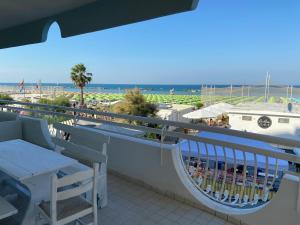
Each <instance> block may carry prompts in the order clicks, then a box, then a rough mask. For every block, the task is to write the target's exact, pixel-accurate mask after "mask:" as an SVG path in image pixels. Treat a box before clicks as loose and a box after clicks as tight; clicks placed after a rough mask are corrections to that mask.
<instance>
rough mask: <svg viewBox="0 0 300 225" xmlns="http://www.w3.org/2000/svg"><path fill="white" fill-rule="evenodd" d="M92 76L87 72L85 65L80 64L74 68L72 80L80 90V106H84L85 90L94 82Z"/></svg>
mask: <svg viewBox="0 0 300 225" xmlns="http://www.w3.org/2000/svg"><path fill="white" fill-rule="evenodd" d="M92 76H93V75H92V74H91V73H87V72H86V67H85V65H84V64H82V63H80V64H77V65H75V66H73V67H72V69H71V80H72V81H73V83H74V85H75V86H76V87H78V88H80V105H81V106H83V105H84V98H83V88H84V87H85V86H86V85H87V84H88V83H90V82H91V81H92Z"/></svg>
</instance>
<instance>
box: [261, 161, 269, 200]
mask: <svg viewBox="0 0 300 225" xmlns="http://www.w3.org/2000/svg"><path fill="white" fill-rule="evenodd" d="M268 178H269V156H266V170H265V179H264V187H263V192H262V194H263V198H264V197H265V195H267V194H268V192H269V190H268Z"/></svg>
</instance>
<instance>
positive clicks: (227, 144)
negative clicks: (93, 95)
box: [0, 100, 300, 164]
mask: <svg viewBox="0 0 300 225" xmlns="http://www.w3.org/2000/svg"><path fill="white" fill-rule="evenodd" d="M2 101H3V100H0V102H2ZM5 102H11V101H5ZM19 103H20V102H16V101H13V103H12V104H19ZM22 103H23V102H22ZM25 104H26V105H28V106H38V107H40V106H42V107H45V108H53V109H63V110H69V111H75V112H89V113H92V112H98V111H94V110H85V109H73V108H69V107H61V106H52V105H44V104H33V103H24V105H25ZM48 106H49V107H48ZM0 108H7V109H10V110H16V111H28V112H32V113H38V114H44V115H54V116H63V117H66V118H69V119H73V118H74V116H73V115H70V114H66V113H62V112H54V111H46V110H39V109H30V108H20V107H12V106H7V105H0ZM98 113H99V114H98V115H102V112H98ZM105 114H113V115H117V116H119V114H114V113H105ZM121 116H127V115H121ZM122 118H124V119H125V118H126V117H122ZM129 118H131V119H133V118H135V116H129ZM140 118H142V119H143V121H144V122H145V120H146V121H149V120H148V119H150V118H148V117H140ZM76 119H78V120H85V121H89V122H97V123H105V124H109V125H113V126H119V127H125V128H129V129H136V130H141V131H144V132H151V133H155V134H159V135H161V134H162V130H161V129H158V128H151V127H146V126H140V125H131V124H126V123H119V122H113V121H106V120H102V119H95V118H87V117H83V116H78V115H77V116H76ZM126 119H128V117H127V118H126ZM144 119H145V120H144ZM151 119H152V118H151ZM139 121H142V120H139ZM152 121H155V122H156V123H157V124H165V123H161V122H170V121H165V120H159V119H153V120H152ZM167 124H168V123H167ZM169 124H170V123H169ZM171 124H173V125H175V124H177V122H171ZM180 124H186V125H190V124H187V123H180ZM209 128H211V129H210V131H212V132H214V131H215V129H222V128H215V127H209ZM199 130H201V129H199ZM222 131H228V129H222ZM238 133H244V134H246V135H243V137H244V138H249V137H248V134H249V133H245V132H241V131H238ZM165 135H166V136H170V137H176V138H180V139H187V140H191V141H195V142H202V143H207V144H212V145H218V146H225V147H228V148H232V149H238V150H240V151H243V152H250V153H255V154H260V155H265V156H269V157H274V158H278V159H281V160H287V161H290V162H293V163H299V164H300V156H297V155H292V154H288V153H283V152H275V151H267V150H265V149H262V148H256V147H250V146H247V145H241V144H235V143H231V142H226V141H220V140H216V139H211V138H204V137H199V136H193V135H188V134H184V133H180V132H174V131H166V132H165ZM231 135H232V134H231ZM264 136H266V135H264ZM251 138H252V139H255V138H253V137H250V139H251ZM262 140H263V141H265V142H268V140H265V139H262ZM285 140H286V141H289V139H285ZM278 144H280V145H282V143H278Z"/></svg>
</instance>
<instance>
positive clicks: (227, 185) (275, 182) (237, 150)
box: [179, 135, 299, 209]
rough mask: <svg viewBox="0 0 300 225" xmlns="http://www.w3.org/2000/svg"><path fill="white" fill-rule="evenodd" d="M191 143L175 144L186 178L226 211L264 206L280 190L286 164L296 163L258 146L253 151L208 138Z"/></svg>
mask: <svg viewBox="0 0 300 225" xmlns="http://www.w3.org/2000/svg"><path fill="white" fill-rule="evenodd" d="M221 136H222V135H221ZM218 137H220V135H218ZM222 137H223V138H226V137H228V138H230V136H227V135H223V136H222ZM193 139H194V140H190V139H185V140H183V141H182V142H180V144H179V148H180V150H181V153H182V162H183V163H184V165H185V170H186V174H187V175H188V176H189V177H190V180H191V182H193V184H194V185H195V187H196V188H198V189H199V190H200V191H201V192H202V193H203V194H204V195H205V196H207V197H208V198H210V199H212V200H214V201H216V202H218V203H220V204H223V205H227V206H230V207H236V208H246V209H249V208H254V207H258V206H261V205H263V204H265V203H267V202H268V201H269V200H271V199H272V197H273V196H274V195H275V194H276V192H277V191H278V189H279V188H280V181H281V179H282V177H283V175H284V172H285V171H287V170H289V169H290V168H289V167H290V165H289V164H290V163H291V162H294V163H299V157H298V156H295V155H291V154H287V153H285V152H284V151H283V150H280V149H277V148H276V147H273V146H272V145H267V144H265V143H262V142H261V144H262V146H263V147H254V146H251V145H248V144H236V143H232V142H226V141H222V140H215V139H211V138H201V137H195V138H193ZM239 139H240V140H239V141H249V142H251V140H249V139H245V138H239ZM252 142H253V141H252ZM255 143H256V144H259V143H260V142H255Z"/></svg>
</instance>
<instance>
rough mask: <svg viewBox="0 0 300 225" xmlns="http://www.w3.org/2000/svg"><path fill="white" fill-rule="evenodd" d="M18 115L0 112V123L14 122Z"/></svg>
mask: <svg viewBox="0 0 300 225" xmlns="http://www.w3.org/2000/svg"><path fill="white" fill-rule="evenodd" d="M17 117H18V114H16V113H12V112H3V111H0V122H4V121H12V120H16V119H17Z"/></svg>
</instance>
